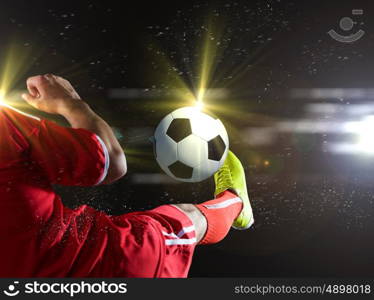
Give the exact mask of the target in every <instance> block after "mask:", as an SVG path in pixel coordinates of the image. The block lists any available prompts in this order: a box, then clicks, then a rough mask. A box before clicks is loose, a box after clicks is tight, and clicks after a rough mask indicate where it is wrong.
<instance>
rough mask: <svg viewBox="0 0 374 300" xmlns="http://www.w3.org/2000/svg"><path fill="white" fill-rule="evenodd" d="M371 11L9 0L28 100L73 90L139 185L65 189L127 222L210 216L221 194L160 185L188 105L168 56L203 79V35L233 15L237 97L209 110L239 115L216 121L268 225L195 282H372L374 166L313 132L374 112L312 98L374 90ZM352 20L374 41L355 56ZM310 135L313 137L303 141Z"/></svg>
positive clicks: (261, 223)
mask: <svg viewBox="0 0 374 300" xmlns="http://www.w3.org/2000/svg"><path fill="white" fill-rule="evenodd" d="M371 3H372V1H316V0H315V1H285V0H279V1H219V2H218V1H217V2H196V1H183V2H182V1H170V2H167V1H141V0H139V1H131V2H130V1H2V2H1V3H0V18H1V19H0V54H4V55H5V54H6V51H7V50H6V49H7V48H8V46H9V45H15V47H17V49H18V50H17V51H21V52H23V51H25V53H30V54H29V56H28V60H27V62H26V64H27V66H25V69H24V70H23V72H22V73H21V74H19V76H17V78H16V79H17V80H16V81H15V82H14V88H15V89H22V88H24V80H25V79H26V78H27V76H31V75H35V74H41V73H47V72H48V73H56V74H58V75H62V76H65V77H66V78H67V79H69V80H70V81H71V82H72V83H73V85H74V86H75V87H76V88H77V90H78V92H80V94H81V95H82V97H83V98H84V99H85V100H86V101H88V102H89V103H90V104H91V105H92V106H93V107H94V109H95V110H96V111H97V112H98V113H99V114H100V115H102V116H103V117H104V118H105V119H106V120H107V121H108V122H109V123H110V124H111V125H112V126H113V127H115V128H116V133H117V135H118V137H119V138H120V141H121V143H122V145H123V146H124V149H125V152H126V154H127V155H128V161H129V173H128V175H127V176H126V177H125V178H123V179H121V180H120V181H119V182H117V183H116V184H113V185H111V186H101V187H95V188H88V189H85V188H70V187H69V188H66V187H57V188H58V190H59V192H60V193H61V194H62V196H63V200H64V202H65V203H66V204H67V205H70V206H77V205H79V204H82V203H88V204H90V205H93V206H94V207H96V208H98V209H103V210H105V211H107V212H108V213H112V214H120V213H125V212H130V211H134V210H143V209H148V208H152V207H155V206H158V205H162V204H166V203H180V202H188V203H197V202H201V201H204V200H207V199H209V198H210V197H211V196H212V192H213V185H212V182H211V181H210V180H208V181H206V182H203V183H199V184H175V183H173V182H172V181H170V180H168V178H165V177H164V176H161V175H160V174H161V171H160V169H159V168H158V166H157V164H156V162H155V160H154V158H153V153H152V147H151V144H150V143H149V142H148V137H149V136H150V135H151V134H152V130H153V129H154V128H155V126H156V125H157V123H158V122H159V121H160V119H161V118H162V117H163V116H164V115H165V114H167V113H168V112H170V111H171V110H172V109H174V108H177V107H180V106H183V105H184V103H181V101H179V100H178V99H175V97H173V95H170V94H168V90H169V89H170V88H171V87H170V85H169V82H168V80H169V77H167V76H166V75H165V72H164V71H163V69H162V67H163V66H161V64H162V62H161V60H160V59H159V55H160V53H161V56H162V55H163V54H165V55H166V57H168V58H169V60H170V61H172V62H173V63H174V64H175V65H177V66H178V68H179V69H178V71H179V72H180V73H181V76H182V77H183V78H184V79H186V80H187V79H188V78H193V79H194V76H195V79H196V76H197V75H198V74H194V73H193V72H191V71H189V70H188V68H186V67H185V65H183V63H182V62H185V61H186V59H187V58H188V60H187V62H188V63H187V65H188V66H189V67H192V68H193V67H195V65H196V61H197V56H196V55H197V54H196V53H195V52H194V46H196V45H198V43H201V42H199V39H198V37H199V35H200V34H201V26H202V25H203V24H204V22H205V20H206V19H207V18H208V16H209V15H212V14H213V15H214V14H215V15H217V14H218V16H223V17H224V20H225V23H224V32H225V35H224V39H225V40H224V43H225V45H226V46H227V47H226V48H225V50H224V53H223V57H222V60H221V61H220V63H219V64H218V66H217V70H218V71H217V73H218V74H220V75H221V76H220V80H217V81H216V82H214V83H213V84H212V87H213V88H223V87H225V92H226V96H225V97H217V99H212V100H211V101H210V105H212V106H213V107H214V106H215V105H217V106H222V107H225V108H227V110H223V111H220V112H216V114H217V115H218V117H220V118H221V119H222V121H223V122H224V123H225V124H226V125H227V129H228V132H229V136H230V139H231V149H232V150H233V151H234V152H235V153H237V155H238V156H239V157H240V158H241V159H242V161H243V164H244V165H245V168H246V172H247V177H248V184H249V191H250V195H251V198H252V203H253V208H254V214H255V219H256V223H255V225H254V227H253V229H251V230H248V231H245V232H238V231H235V232H233V231H231V233H230V235H229V236H228V237H227V238H226V239H225V240H224V241H223V242H222V243H220V244H217V245H212V246H204V247H198V248H197V249H196V254H195V257H194V260H193V264H192V268H191V272H190V276H193V277H205V276H211V277H214V276H217V277H230V276H233V277H234V276H243V277H260V276H263V277H299V276H316V277H328V276H337V277H340V276H343V277H353V276H362V277H364V276H372V275H373V267H374V242H373V230H374V218H373V211H374V203H373V202H374V187H373V182H374V158H372V157H370V156H362V155H360V154H337V153H333V152H331V151H329V150H328V149H329V148H328V145H330V144H331V143H335V142H337V141H340V140H347V141H350V140H351V139H352V137H351V136H349V135H345V134H343V133H341V134H339V132H331V131H329V130H326V132H324V130H323V129H322V130H319V131H315V132H314V131H313V125H314V124H316V126H317V124H318V123H319V122H324V121H326V120H330V121H331V120H332V121H334V122H335V123H339V122H340V123H344V122H346V121H349V120H351V119H354V118H358V117H362V116H364V115H365V114H366V113H368V114H369V113H370V109H372V107H371V105H373V103H372V102H373V101H374V99H373V97H371V98H370V97H369V96H370V95H369V96H367V97H366V96H361V97H354V99H351V98H350V97H349V95H348V96H345V94H344V91H346V90H342V91H343V92H342V95H340V96H339V97H334V96H331V97H330V96H328V95H327V96H324V97H321V98H319V99H316V98H313V97H309V96H308V95H309V94H308V91H313V89H315V88H341V89H347V88H359V89H362V90H364V91H368V89H370V88H371V87H373V79H374V76H373V75H374V70H373V68H374V24H373V20H374V18H373V17H372V16H373V15H374V5H372V4H371ZM352 9H363V10H364V15H363V16H357V19H359V20H360V21H359V22H358V24H355V27H354V29H352V31H354V30H355V28H362V29H364V30H365V36H364V37H363V38H362V39H361V40H360V41H357V42H355V43H352V44H342V43H338V42H336V41H334V40H332V39H331V38H330V37H329V36H328V35H327V31H328V30H330V29H336V30H337V31H338V25H339V24H338V22H339V20H340V19H341V18H342V17H344V16H351V11H352ZM354 18H356V17H354ZM19 49H21V50H19ZM157 51H158V52H159V53H158V52H157ZM195 59H196V60H195ZM26 67H27V68H26ZM237 69H239V71H240V72H236V73H234V70H236V71H237ZM231 72H232V74H233V76H237V77H236V78H234V79H235V80H234V81H232V80H231V79H232V78H231V77H230V74H231ZM238 73H240V76H239V75H238ZM300 89H303V90H300ZM300 91H301V92H300ZM303 91H304V92H303ZM305 91H306V92H305ZM300 94H301V96H300ZM364 95H367V93H366V94H365V93H364ZM326 104H327V105H326ZM329 104H332V105H330V106H329ZM353 105H354V107H356V108H357V107H359V108H360V107H361V108H363V109H361V110H360V112H361V115H359V116H357V114H356V115H352V114H351V111H350V110H351V107H352V106H353ZM360 105H366V106H360ZM330 108H332V110H331V109H330ZM236 112H237V113H236ZM305 119H308V120H309V123H303V121H302V120H304V121H305ZM59 121H62V120H59ZM280 124H281V125H280ZM282 124H283V125H282ZM287 124H288V125H287ZM297 124H299V125H300V124H304V127H303V126H300V128H304V129H300V130H294V128H296V127H297V126H298V125H297ZM305 124H306V125H305ZM264 128H265V129H264ZM282 128H283V129H282ZM285 128H286V129H285ZM327 129H329V128H327ZM269 132H270V133H269ZM264 136H265V137H266V138H265V140H264ZM256 138H257V139H256ZM152 174H153V175H152ZM151 181H152V182H151Z"/></svg>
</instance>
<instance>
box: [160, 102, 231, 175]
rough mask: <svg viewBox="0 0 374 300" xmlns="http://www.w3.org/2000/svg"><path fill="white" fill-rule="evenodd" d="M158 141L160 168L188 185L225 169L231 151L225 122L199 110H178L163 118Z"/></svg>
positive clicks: (184, 108) (191, 108)
mask: <svg viewBox="0 0 374 300" xmlns="http://www.w3.org/2000/svg"><path fill="white" fill-rule="evenodd" d="M154 142H155V145H154V147H155V156H156V160H157V162H158V164H159V165H160V167H161V168H162V169H163V170H164V171H165V172H166V173H167V174H168V175H169V176H171V177H173V178H175V179H177V180H180V181H185V182H198V181H202V180H204V179H207V178H208V177H210V176H212V175H213V174H214V173H215V172H217V170H218V169H219V168H220V167H221V166H222V164H223V162H224V161H225V159H226V156H227V152H228V149H229V139H228V136H227V132H226V129H225V127H224V125H223V124H222V122H221V121H220V120H219V119H214V118H213V117H211V116H209V115H207V114H205V113H203V112H201V111H200V110H198V109H197V108H195V107H183V108H180V109H177V110H175V111H173V112H172V113H170V114H168V115H167V116H166V117H165V118H164V119H162V121H161V122H160V123H159V125H158V126H157V128H156V131H155V135H154Z"/></svg>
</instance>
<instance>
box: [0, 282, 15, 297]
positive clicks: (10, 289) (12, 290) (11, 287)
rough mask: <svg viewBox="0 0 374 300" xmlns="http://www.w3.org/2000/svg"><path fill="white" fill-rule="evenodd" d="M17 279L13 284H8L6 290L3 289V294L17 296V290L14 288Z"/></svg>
mask: <svg viewBox="0 0 374 300" xmlns="http://www.w3.org/2000/svg"><path fill="white" fill-rule="evenodd" d="M18 283H19V281H14V282H13V284H10V285H9V286H8V290H4V291H3V292H4V294H5V295H7V296H10V297H14V296H17V295H18V294H19V290H16V286H15V285H16V284H18Z"/></svg>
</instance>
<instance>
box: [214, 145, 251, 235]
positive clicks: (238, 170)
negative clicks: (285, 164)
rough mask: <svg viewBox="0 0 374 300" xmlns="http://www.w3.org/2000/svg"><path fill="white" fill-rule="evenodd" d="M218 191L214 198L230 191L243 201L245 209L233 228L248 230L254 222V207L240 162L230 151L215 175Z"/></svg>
mask: <svg viewBox="0 0 374 300" xmlns="http://www.w3.org/2000/svg"><path fill="white" fill-rule="evenodd" d="M214 182H215V184H216V190H215V192H214V196H217V195H219V194H221V193H222V192H224V191H226V190H230V191H232V192H234V193H235V194H237V195H238V196H239V198H240V199H241V200H242V201H243V209H242V211H241V212H240V214H239V216H238V217H237V218H236V219H235V220H234V223H233V224H232V227H233V228H235V229H239V230H244V229H248V228H249V227H251V225H252V224H253V222H254V219H253V212H252V207H251V204H250V202H249V198H248V192H247V184H246V181H245V174H244V169H243V166H242V164H241V162H240V160H239V159H238V158H237V157H236V156H235V154H234V153H232V152H231V151H229V153H228V154H227V157H226V160H225V162H224V164H223V165H222V167H221V168H220V169H219V170H218V171H217V172H216V173H215V174H214Z"/></svg>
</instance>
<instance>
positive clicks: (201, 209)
mask: <svg viewBox="0 0 374 300" xmlns="http://www.w3.org/2000/svg"><path fill="white" fill-rule="evenodd" d="M214 180H215V183H216V190H215V193H214V194H215V197H216V198H215V199H213V200H210V201H206V202H204V203H201V204H198V205H192V204H177V205H175V206H176V207H178V208H179V209H180V210H182V211H183V212H184V213H185V214H186V215H187V216H188V217H189V218H190V219H191V221H192V223H193V224H194V226H195V232H196V240H197V242H198V243H199V244H213V243H217V242H219V241H221V240H222V239H223V238H224V237H225V236H226V235H227V233H228V232H229V230H230V227H231V226H233V227H234V228H235V229H247V228H249V227H250V226H251V225H252V224H253V221H254V220H253V213H252V208H251V205H250V202H249V198H248V193H247V186H246V180H245V174H244V169H243V167H242V164H241V163H240V161H239V159H238V158H237V157H236V156H235V155H234V154H233V153H232V152H231V151H230V152H229V154H228V156H227V159H226V161H225V163H224V165H223V166H222V168H221V169H220V170H219V171H218V172H217V173H216V174H215V176H214Z"/></svg>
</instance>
